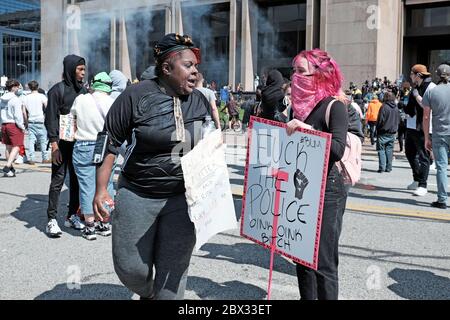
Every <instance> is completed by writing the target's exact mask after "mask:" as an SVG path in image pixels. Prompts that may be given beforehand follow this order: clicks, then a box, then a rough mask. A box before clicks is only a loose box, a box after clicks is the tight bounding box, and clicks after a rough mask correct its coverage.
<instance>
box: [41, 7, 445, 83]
mask: <svg viewBox="0 0 450 320" xmlns="http://www.w3.org/2000/svg"><path fill="white" fill-rule="evenodd" d="M41 22H42V23H41V29H42V30H41V38H42V40H41V41H42V65H41V69H42V84H43V85H47V86H51V85H52V84H54V83H56V82H58V81H59V79H60V75H61V72H62V59H63V57H64V56H65V55H66V54H68V53H75V54H80V55H82V56H84V57H86V58H87V60H88V72H89V77H92V76H93V74H95V73H96V72H97V71H104V70H112V69H120V70H122V71H123V72H124V73H125V74H126V75H127V76H128V77H129V78H130V79H135V78H139V76H140V74H141V73H142V72H143V71H144V70H145V69H146V68H147V67H148V66H149V65H151V64H153V63H154V62H153V57H152V56H153V52H152V48H153V45H154V44H155V42H156V41H157V40H158V39H160V38H161V37H162V36H163V35H164V34H165V33H169V32H178V33H186V34H189V35H190V36H192V38H193V39H194V41H195V42H197V44H198V45H199V46H200V48H201V50H202V56H203V57H202V64H201V70H202V72H203V73H204V74H205V77H206V79H207V80H208V81H212V80H215V81H216V82H217V83H218V84H219V85H226V84H230V85H232V86H233V87H235V86H236V85H237V84H238V83H242V84H243V86H244V89H245V90H247V91H252V90H254V75H255V74H258V75H259V76H260V77H261V78H262V79H263V78H264V74H265V73H266V72H267V70H269V69H270V68H277V69H279V70H280V71H282V73H283V74H284V75H285V76H286V77H289V75H290V70H291V61H292V58H293V57H294V56H295V55H296V54H297V53H298V52H300V51H301V50H304V49H312V48H321V49H324V50H327V51H328V52H330V54H331V55H332V56H333V57H334V58H335V59H336V60H337V61H338V63H339V64H340V65H341V67H342V70H343V72H344V75H345V79H346V83H347V84H348V83H349V82H350V81H353V82H355V83H357V84H361V83H362V82H364V81H365V80H367V79H372V78H374V77H379V78H381V77H384V76H386V77H388V78H389V79H391V80H396V79H398V78H399V76H400V75H401V74H405V75H406V76H408V75H409V72H408V71H409V68H410V66H411V65H412V64H414V63H417V62H419V63H423V64H431V65H432V67H433V66H434V65H436V64H438V63H440V62H441V60H445V59H447V56H448V59H449V60H450V41H442V40H448V37H449V36H450V30H449V29H450V1H442V0H360V1H350V0H197V1H193V0H152V1H151V0H134V1H130V2H127V1H120V2H119V1H108V0H84V1H83V0H42V1H41Z"/></svg>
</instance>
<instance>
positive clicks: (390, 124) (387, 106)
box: [377, 92, 400, 173]
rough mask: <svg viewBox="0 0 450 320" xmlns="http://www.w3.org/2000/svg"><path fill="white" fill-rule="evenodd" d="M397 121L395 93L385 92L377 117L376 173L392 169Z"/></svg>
mask: <svg viewBox="0 0 450 320" xmlns="http://www.w3.org/2000/svg"><path fill="white" fill-rule="evenodd" d="M399 123H400V113H399V111H398V107H397V104H396V103H395V95H394V94H393V93H392V92H386V93H385V94H384V104H383V106H382V107H381V109H380V112H379V113H378V119H377V135H378V138H377V151H378V173H383V172H391V171H392V159H393V157H394V143H395V136H396V134H397V130H398V125H399Z"/></svg>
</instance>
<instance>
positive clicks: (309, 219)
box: [241, 117, 331, 270]
mask: <svg viewBox="0 0 450 320" xmlns="http://www.w3.org/2000/svg"><path fill="white" fill-rule="evenodd" d="M249 128H250V130H249V138H248V139H249V144H248V151H247V164H246V169H245V183H244V197H243V209H242V219H241V235H242V236H244V237H246V238H248V239H250V240H252V241H254V242H256V243H258V244H260V245H262V246H264V247H266V248H268V249H271V250H272V251H274V252H275V253H278V254H281V255H284V256H286V257H288V258H291V259H292V260H294V261H296V262H298V263H300V264H302V265H305V266H307V267H310V268H312V269H315V270H317V265H318V260H317V257H318V250H319V241H320V227H321V219H322V211H323V205H324V194H325V187H326V179H327V169H328V159H329V154H330V146H331V135H330V134H328V133H324V132H319V131H315V130H303V129H298V130H297V131H296V132H295V133H294V134H292V135H291V136H288V135H287V131H286V124H284V123H279V122H275V121H269V120H264V119H260V118H255V117H252V119H251V122H250V127H249Z"/></svg>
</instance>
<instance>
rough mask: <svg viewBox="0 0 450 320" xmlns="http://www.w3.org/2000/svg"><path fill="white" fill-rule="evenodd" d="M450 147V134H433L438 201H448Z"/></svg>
mask: <svg viewBox="0 0 450 320" xmlns="http://www.w3.org/2000/svg"><path fill="white" fill-rule="evenodd" d="M449 149H450V136H438V135H437V134H433V154H434V160H435V162H436V169H437V173H436V180H437V187H438V202H441V203H447V198H448V196H447V186H448V177H447V167H448V156H449V153H450V151H449Z"/></svg>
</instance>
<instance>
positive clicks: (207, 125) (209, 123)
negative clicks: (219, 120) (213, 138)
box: [202, 116, 216, 139]
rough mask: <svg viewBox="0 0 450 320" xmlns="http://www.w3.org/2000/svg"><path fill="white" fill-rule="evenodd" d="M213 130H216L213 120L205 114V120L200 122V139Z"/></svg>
mask: <svg viewBox="0 0 450 320" xmlns="http://www.w3.org/2000/svg"><path fill="white" fill-rule="evenodd" d="M214 131H216V126H215V125H214V121H213V120H212V118H211V116H206V117H205V122H204V123H203V124H202V139H203V138H205V137H206V136H207V135H208V134H210V133H212V132H214Z"/></svg>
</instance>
